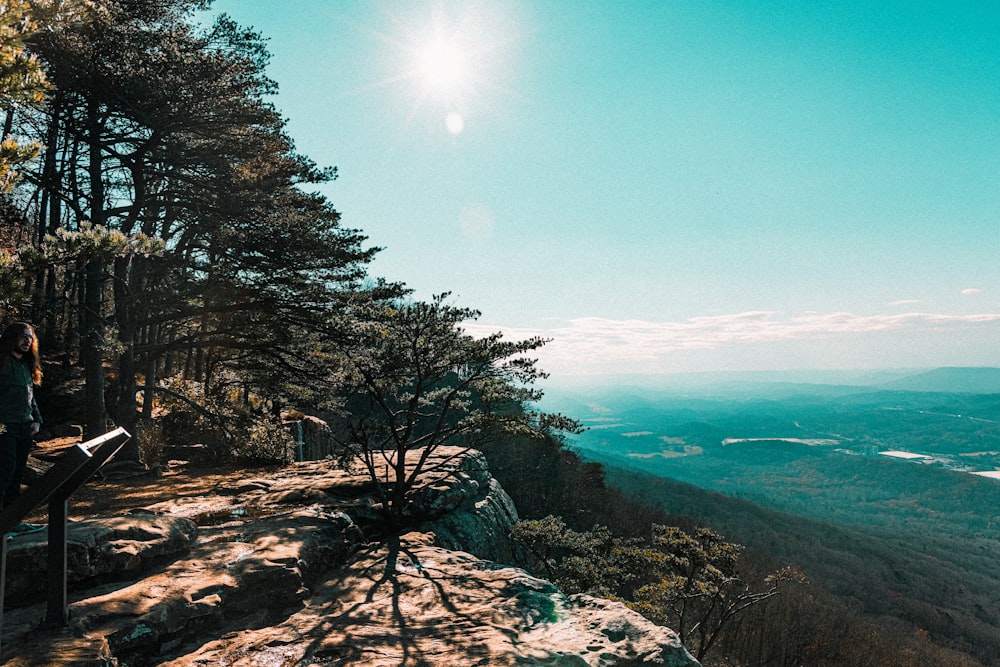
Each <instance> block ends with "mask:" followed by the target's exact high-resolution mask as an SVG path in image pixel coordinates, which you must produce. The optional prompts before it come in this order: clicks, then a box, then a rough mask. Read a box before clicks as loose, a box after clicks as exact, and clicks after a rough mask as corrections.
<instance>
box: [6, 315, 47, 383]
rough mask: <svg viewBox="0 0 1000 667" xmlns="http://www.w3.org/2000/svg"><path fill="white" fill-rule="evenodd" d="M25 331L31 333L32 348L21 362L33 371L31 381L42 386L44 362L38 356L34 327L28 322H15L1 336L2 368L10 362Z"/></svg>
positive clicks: (22, 357)
mask: <svg viewBox="0 0 1000 667" xmlns="http://www.w3.org/2000/svg"><path fill="white" fill-rule="evenodd" d="M25 329H27V330H28V331H29V332H31V348H30V349H29V350H28V353H27V354H24V355H22V356H21V362H22V363H24V365H26V366H27V367H28V370H30V371H31V381H32V382H33V383H35V384H41V383H42V360H41V358H39V356H38V336H36V335H35V329H34V327H32V326H31V325H30V324H28V323H27V322H14V323H12V324H10V325H8V326H7V328H6V329H4V330H3V333H2V334H0V368H3V366H4V365H5V364H6V363H7V361H8V360H10V357H11V353H12V352H13V351H14V350H15V348H17V343H18V339H19V338H20V337H21V334H22V333H24V331H25Z"/></svg>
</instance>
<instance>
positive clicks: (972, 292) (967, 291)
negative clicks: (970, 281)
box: [962, 287, 983, 296]
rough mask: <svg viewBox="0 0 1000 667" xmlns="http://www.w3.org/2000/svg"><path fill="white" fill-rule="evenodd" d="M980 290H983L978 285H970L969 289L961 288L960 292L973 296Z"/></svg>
mask: <svg viewBox="0 0 1000 667" xmlns="http://www.w3.org/2000/svg"><path fill="white" fill-rule="evenodd" d="M982 291H983V290H981V289H979V288H978V287H970V288H969V289H964V290H962V294H964V295H965V296H975V295H976V294H979V293H980V292H982Z"/></svg>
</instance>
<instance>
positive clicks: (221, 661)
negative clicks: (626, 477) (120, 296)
mask: <svg viewBox="0 0 1000 667" xmlns="http://www.w3.org/2000/svg"><path fill="white" fill-rule="evenodd" d="M431 463H432V466H431V467H432V468H434V469H436V473H435V475H434V478H433V479H430V478H428V479H427V480H426V481H427V485H426V490H425V491H424V493H423V494H422V495H421V496H420V497H419V498H418V499H417V501H416V502H415V503H414V504H413V506H412V507H411V508H409V509H408V517H409V519H410V521H412V526H413V529H412V530H411V531H410V532H407V533H405V534H402V535H390V536H384V535H383V536H381V537H380V538H378V539H373V538H374V537H375V536H376V534H377V533H378V532H379V529H378V527H379V525H380V524H379V523H378V521H377V517H378V506H377V501H376V495H375V493H374V488H373V487H372V485H371V483H370V481H369V480H368V478H367V476H366V475H364V474H362V473H361V471H343V470H338V469H336V468H335V467H334V466H332V465H331V464H330V463H328V462H322V461H321V462H310V463H299V464H294V465H292V466H288V467H286V468H283V469H280V470H276V471H273V472H269V473H267V474H265V475H261V476H255V477H249V478H244V479H232V478H230V479H228V480H225V481H221V482H220V483H218V484H215V485H213V486H211V487H210V488H207V489H197V490H195V491H192V488H191V487H190V486H182V485H178V484H176V483H175V481H173V480H171V479H170V477H169V474H168V475H167V476H165V477H164V478H161V479H158V480H151V481H150V482H149V484H150V485H160V486H161V487H162V489H163V490H165V491H167V494H166V495H167V496H170V494H171V493H173V494H174V495H173V497H169V499H167V500H161V501H160V502H154V503H151V504H149V505H147V506H145V507H135V508H133V509H132V510H130V511H128V512H125V513H120V514H117V515H114V516H110V515H109V516H101V515H98V516H86V517H84V516H79V517H78V520H76V521H74V522H73V523H71V524H70V529H69V544H68V554H69V560H70V563H71V570H70V574H69V579H70V586H71V591H72V595H71V600H72V601H71V604H70V608H69V613H70V620H69V625H68V626H67V627H65V628H46V627H44V624H43V623H42V619H43V617H44V616H45V605H44V602H39V600H44V597H43V595H42V594H41V593H40V592H39V582H40V581H44V580H45V540H46V533H45V532H42V533H35V534H32V535H24V536H18V537H15V538H13V539H11V540H10V541H9V542H8V559H7V612H6V614H5V616H4V618H3V637H2V639H3V644H2V656H0V661H2V664H3V665H6V666H9V667H28V666H39V667H40V666H42V665H45V666H52V667H59V666H63V665H80V666H83V665H86V666H91V665H92V666H97V665H101V666H108V665H122V666H124V665H128V666H129V667H141V666H144V665H169V666H170V667H181V666H189V665H190V666H194V665H201V666H207V665H219V666H231V667H236V666H240V667H250V666H254V667H267V666H271V665H273V666H274V667H279V666H282V667H292V666H301V667H306V666H319V665H352V666H373V667H374V666H389V665H393V666H397V665H413V666H417V665H427V666H437V665H462V666H467V665H602V666H609V667H610V666H613V665H622V666H624V665H669V666H678V667H679V666H682V665H697V664H698V663H697V662H696V661H695V660H694V659H693V658H692V657H691V656H690V655H689V654H688V653H687V651H685V650H684V648H683V647H682V646H681V644H680V642H679V640H678V638H677V636H676V634H675V633H673V632H672V631H670V630H669V629H666V628H661V627H658V626H655V625H653V624H651V623H649V622H647V621H646V620H645V619H643V618H642V617H641V616H639V615H638V614H636V613H634V612H632V611H630V610H629V609H627V608H626V607H624V606H623V605H620V604H616V603H612V602H608V601H606V600H601V599H597V598H592V597H589V596H586V595H575V596H567V595H564V594H562V593H561V592H560V591H559V590H557V589H556V588H555V587H554V586H553V585H552V584H550V583H548V582H546V581H543V580H540V579H537V578H535V577H532V576H530V575H528V574H527V573H525V572H524V571H522V570H520V569H517V568H514V567H510V566H508V565H505V564H504V563H510V562H512V554H511V545H510V543H509V541H508V539H507V534H508V532H509V529H510V527H511V526H512V525H513V523H514V522H515V521H516V520H517V514H516V511H515V509H514V507H513V504H512V502H511V501H510V498H509V497H508V496H507V494H506V493H505V492H504V491H503V489H502V488H500V486H499V485H498V484H497V483H496V481H495V480H494V479H493V478H492V477H491V476H490V475H489V473H488V472H487V471H486V467H485V461H484V459H483V458H482V456H481V455H479V454H478V453H475V452H464V453H463V452H460V451H458V450H450V449H442V450H439V451H438V452H436V453H435V460H434V461H432V462H431ZM105 487H106V490H105ZM105 492H107V493H114V485H112V484H104V485H103V486H102V488H101V493H105ZM71 513H72V509H71ZM366 535H367V539H366Z"/></svg>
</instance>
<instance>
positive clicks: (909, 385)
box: [879, 367, 1000, 394]
mask: <svg viewBox="0 0 1000 667" xmlns="http://www.w3.org/2000/svg"><path fill="white" fill-rule="evenodd" d="M879 388H881V389H892V390H897V391H935V392H953V393H968V394H1000V368H958V367H956V368H935V369H934V370H930V371H925V372H923V373H917V374H916V375H909V376H906V377H902V378H899V379H897V380H893V381H891V382H887V383H885V384H881V385H879Z"/></svg>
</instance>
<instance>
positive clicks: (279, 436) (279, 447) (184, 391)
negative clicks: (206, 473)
mask: <svg viewBox="0 0 1000 667" xmlns="http://www.w3.org/2000/svg"><path fill="white" fill-rule="evenodd" d="M204 389H205V388H204V385H203V384H201V383H197V382H191V381H186V380H183V379H181V378H173V379H171V381H169V382H166V383H164V384H163V385H161V386H159V387H157V388H156V393H157V395H158V397H159V398H158V402H159V404H160V406H161V408H162V409H163V410H164V411H165V412H166V414H165V415H164V416H163V417H160V418H159V419H158V420H157V421H156V422H155V424H156V428H157V429H159V431H160V432H161V433H163V434H166V435H167V436H168V439H169V443H170V444H203V445H205V446H206V449H207V456H208V458H209V459H210V460H211V461H214V462H220V463H236V464H247V465H259V464H279V465H280V464H285V463H289V462H291V460H292V446H293V441H292V436H291V433H290V432H289V430H288V429H287V428H285V427H284V426H283V425H282V424H281V422H280V420H279V419H277V418H276V417H274V416H273V415H271V414H269V413H268V412H266V411H265V410H263V409H261V408H262V405H261V403H260V402H254V401H251V402H249V403H248V402H247V401H244V400H243V397H241V396H240V395H239V393H238V392H235V391H231V390H230V391H225V392H210V393H208V394H206V393H205V391H204Z"/></svg>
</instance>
